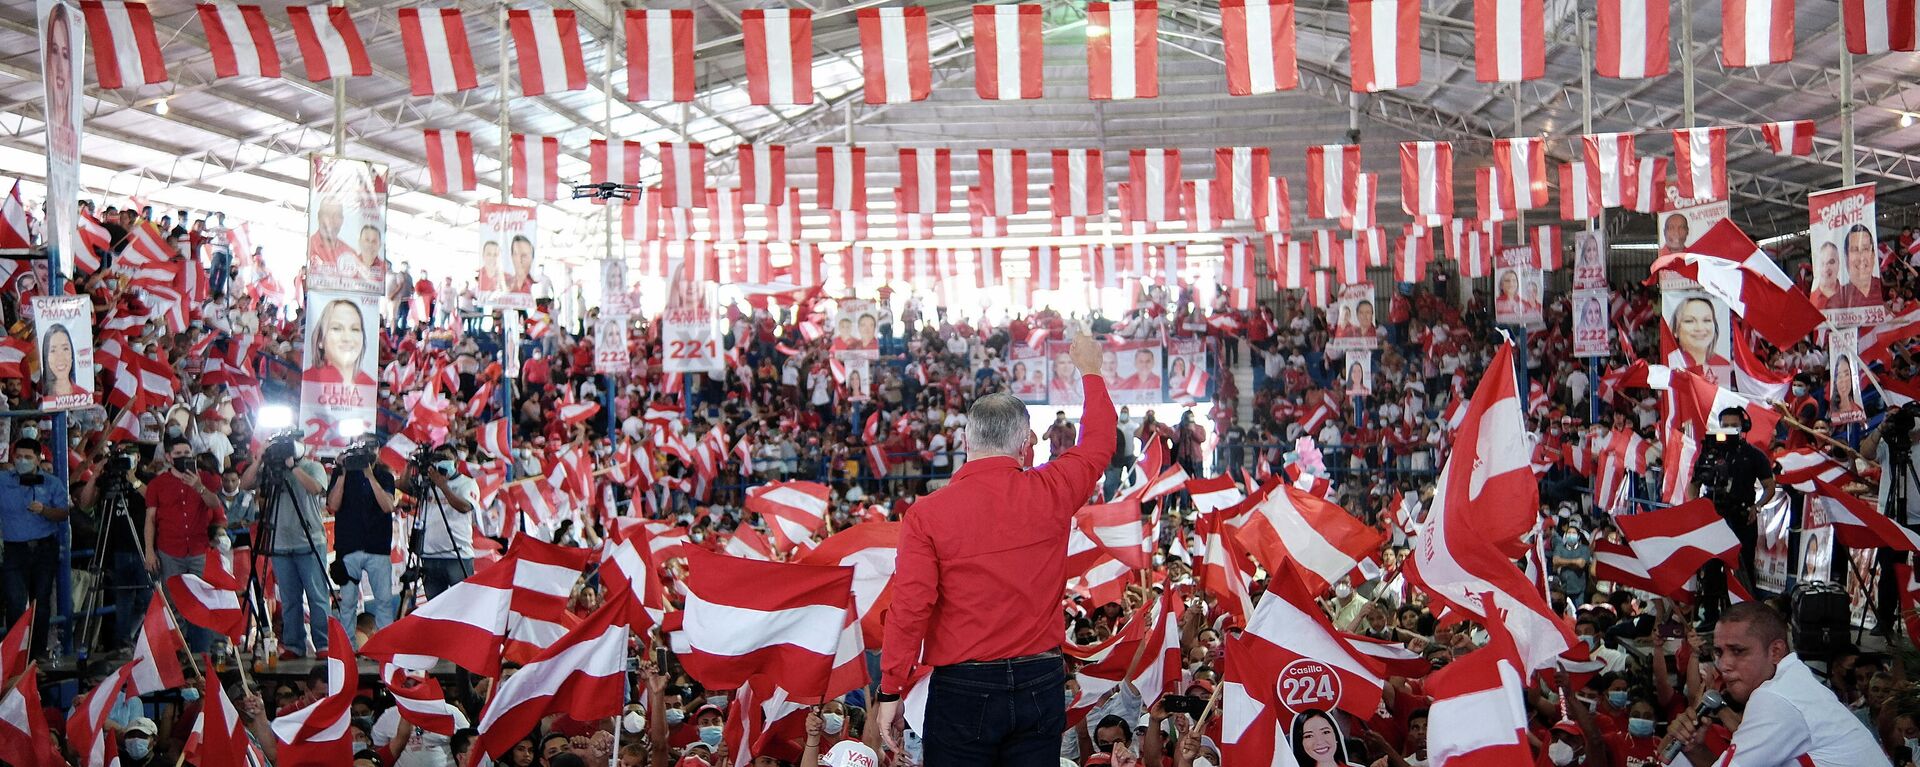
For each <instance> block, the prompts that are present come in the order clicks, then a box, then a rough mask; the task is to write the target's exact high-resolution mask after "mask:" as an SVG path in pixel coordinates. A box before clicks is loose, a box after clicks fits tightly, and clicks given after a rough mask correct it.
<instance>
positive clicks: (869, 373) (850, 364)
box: [834, 352, 873, 402]
mask: <svg viewBox="0 0 1920 767" xmlns="http://www.w3.org/2000/svg"><path fill="white" fill-rule="evenodd" d="M834 358H835V359H838V360H839V361H840V365H841V368H840V369H841V370H842V371H845V375H846V378H845V379H844V380H843V381H842V383H845V384H846V387H847V399H848V400H851V401H853V402H867V401H869V400H872V399H873V358H872V357H868V356H866V355H864V354H861V353H859V352H836V353H834Z"/></svg>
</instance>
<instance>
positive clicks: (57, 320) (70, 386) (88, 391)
mask: <svg viewBox="0 0 1920 767" xmlns="http://www.w3.org/2000/svg"><path fill="white" fill-rule="evenodd" d="M33 337H34V339H35V340H36V341H38V343H37V344H35V346H34V348H35V349H38V350H39V352H40V360H39V371H40V409H41V410H81V409H84V408H89V407H92V406H93V302H92V301H91V300H90V299H88V298H87V297H86V296H58V297H56V296H37V297H35V298H34V299H33Z"/></svg>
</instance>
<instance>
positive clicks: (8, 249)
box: [0, 181, 167, 375]
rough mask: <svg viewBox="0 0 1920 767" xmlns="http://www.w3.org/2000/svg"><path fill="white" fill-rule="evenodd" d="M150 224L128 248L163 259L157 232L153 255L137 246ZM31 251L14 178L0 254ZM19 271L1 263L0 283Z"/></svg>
mask: <svg viewBox="0 0 1920 767" xmlns="http://www.w3.org/2000/svg"><path fill="white" fill-rule="evenodd" d="M151 227H152V225H151V224H145V225H142V226H139V227H135V229H134V232H133V234H134V239H133V241H132V242H131V244H130V245H129V248H128V249H129V250H131V251H133V253H134V254H135V255H139V256H142V257H146V258H151V259H153V260H158V261H165V260H166V259H167V255H166V253H165V250H166V246H165V245H161V244H159V243H158V242H157V238H158V236H157V235H154V239H153V240H151V241H152V242H153V243H154V245H155V247H154V248H153V249H154V251H156V252H155V253H154V254H153V255H152V256H148V254H147V253H145V252H144V251H145V250H146V249H145V248H142V247H139V246H142V245H146V244H147V243H148V242H149V241H150V240H149V239H148V238H147V237H144V236H142V235H146V234H151ZM32 251H33V218H32V217H31V216H29V215H28V214H27V203H26V201H25V200H22V199H21V198H20V182H19V181H15V182H13V187H12V188H11V189H9V190H8V191H7V196H6V197H5V198H0V253H8V254H15V255H22V256H24V255H26V254H28V253H31V252H32ZM129 260H131V259H129ZM115 266H120V264H119V263H116V264H115ZM19 272H20V267H19V265H18V264H13V263H9V264H4V265H0V285H7V284H8V283H11V282H12V281H13V278H14V277H15V276H16V275H18V274H19ZM9 287H10V286H9ZM16 375H18V374H16Z"/></svg>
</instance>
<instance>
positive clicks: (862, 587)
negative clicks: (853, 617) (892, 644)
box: [796, 522, 901, 650]
mask: <svg viewBox="0 0 1920 767" xmlns="http://www.w3.org/2000/svg"><path fill="white" fill-rule="evenodd" d="M900 527H901V523H899V522H862V523H860V524H857V525H854V526H852V527H849V528H847V529H845V530H842V531H840V532H838V533H834V534H833V535H830V536H828V537H827V539H826V540H824V541H821V542H820V545H819V546H816V547H814V549H813V550H812V551H808V552H806V553H805V554H804V555H802V556H801V557H800V558H799V559H797V560H796V561H797V562H798V563H800V564H803V565H839V566H843V567H851V568H853V606H854V611H855V612H856V613H858V615H859V618H860V633H861V635H862V637H864V639H865V641H866V646H867V648H868V649H874V650H877V649H880V644H881V639H882V637H884V636H885V632H884V631H882V630H881V625H880V618H881V616H882V615H883V614H885V612H886V608H887V605H889V604H891V602H892V597H891V596H890V592H889V591H888V589H887V587H888V586H889V585H890V584H891V583H892V582H893V573H894V558H895V554H896V553H897V551H898V550H899V548H900Z"/></svg>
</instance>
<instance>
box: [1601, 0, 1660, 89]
mask: <svg viewBox="0 0 1920 767" xmlns="http://www.w3.org/2000/svg"><path fill="white" fill-rule="evenodd" d="M1598 28H1599V32H1600V35H1599V44H1598V45H1597V46H1595V50H1594V59H1593V70H1594V71H1595V72H1598V73H1599V74H1600V76H1601V77H1617V78H1621V79H1629V80H1637V79H1640V78H1644V77H1659V76H1660V75H1664V74H1666V73H1667V66H1668V63H1669V59H1670V56H1671V54H1670V52H1669V50H1668V49H1669V48H1671V47H1672V42H1671V40H1670V38H1669V36H1668V33H1667V3H1666V2H1664V0H1600V14H1599V24H1598Z"/></svg>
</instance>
